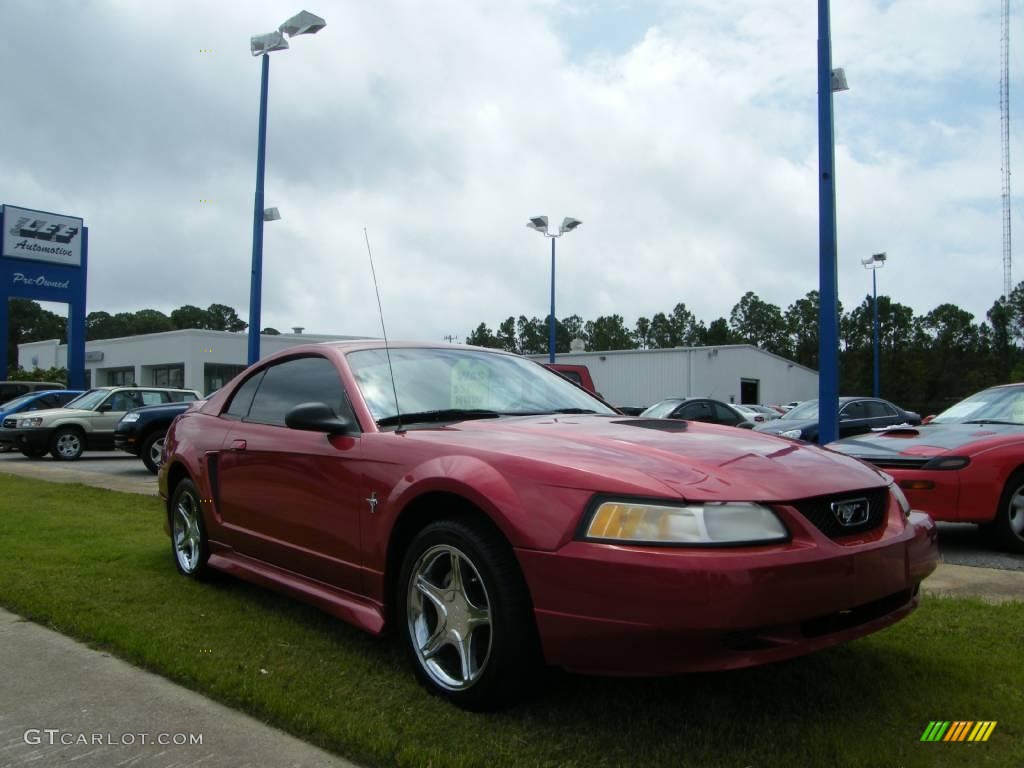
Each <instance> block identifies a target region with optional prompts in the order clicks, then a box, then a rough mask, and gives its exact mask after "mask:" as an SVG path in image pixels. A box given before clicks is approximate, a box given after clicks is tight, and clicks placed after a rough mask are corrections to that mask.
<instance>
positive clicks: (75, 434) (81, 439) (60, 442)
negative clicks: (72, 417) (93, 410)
mask: <svg viewBox="0 0 1024 768" xmlns="http://www.w3.org/2000/svg"><path fill="white" fill-rule="evenodd" d="M84 450H85V435H84V434H83V433H82V430H80V429H78V428H77V427H58V428H57V429H56V430H54V432H53V435H52V436H51V437H50V455H51V456H53V458H55V459H56V460H57V461H77V460H78V459H79V458H81V456H82V451H84Z"/></svg>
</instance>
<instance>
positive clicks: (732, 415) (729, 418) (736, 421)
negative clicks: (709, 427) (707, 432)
mask: <svg viewBox="0 0 1024 768" xmlns="http://www.w3.org/2000/svg"><path fill="white" fill-rule="evenodd" d="M711 408H712V410H713V411H714V412H715V423H716V424H727V425H728V426H730V427H738V426H739V425H740V424H742V423H743V422H745V421H747V419H745V418H744V417H743V414H741V413H739V412H738V411H734V410H733V409H732V408H729V407H727V406H726V405H725V404H724V403H711ZM750 423H751V425H752V424H753V422H752V421H751V422H750Z"/></svg>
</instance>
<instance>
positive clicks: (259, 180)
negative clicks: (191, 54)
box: [249, 11, 327, 365]
mask: <svg viewBox="0 0 1024 768" xmlns="http://www.w3.org/2000/svg"><path fill="white" fill-rule="evenodd" d="M325 26H327V22H326V21H324V20H323V19H321V18H320V17H319V16H315V15H314V14H312V13H309V12H308V11H301V12H300V13H297V14H296V15H294V16H292V17H291V18H290V19H288V21H286V22H285V23H284V24H282V25H281V26H280V27H278V29H277V31H275V32H270V33H268V34H266V35H256V36H254V37H252V38H250V40H249V47H250V50H251V51H252V55H253V56H260V57H262V58H263V65H262V76H261V78H260V125H259V138H258V145H257V149H256V200H255V204H254V205H253V215H252V272H251V275H250V282H249V365H252V364H253V363H255V362H256V361H257V360H259V359H260V309H261V306H260V305H261V303H262V296H263V222H264V221H274V220H276V219H279V218H281V216H280V215H279V214H278V213H277V209H276V208H271V209H264V207H263V176H264V170H265V168H266V161H267V89H268V86H269V83H270V54H271V53H272V52H273V51H283V50H285V49H286V48H288V47H289V46H288V41H287V40H285V39H284V36H285V35H288V37H295V36H296V35H312V34H315V33H317V32H319V31H320V30H321V29H323V28H324V27H325Z"/></svg>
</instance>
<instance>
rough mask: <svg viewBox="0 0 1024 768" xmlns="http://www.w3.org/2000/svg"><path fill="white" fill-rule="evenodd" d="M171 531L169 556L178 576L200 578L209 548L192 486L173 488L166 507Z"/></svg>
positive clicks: (188, 482)
mask: <svg viewBox="0 0 1024 768" xmlns="http://www.w3.org/2000/svg"><path fill="white" fill-rule="evenodd" d="M167 514H168V517H169V520H170V528H171V554H172V555H173V556H174V566H175V567H176V568H177V569H178V573H180V574H181V575H182V576H188V577H189V578H192V579H202V578H204V577H205V576H206V575H207V572H208V568H207V561H208V560H209V558H210V548H209V544H208V542H207V539H206V524H205V522H204V521H203V505H202V501H200V495H199V491H198V490H197V489H196V486H195V483H193V482H192V481H191V480H189V479H187V478H186V479H185V480H182V481H181V482H179V483H178V484H177V485H176V486H175V488H174V495H172V496H171V502H170V504H169V505H168V508H167Z"/></svg>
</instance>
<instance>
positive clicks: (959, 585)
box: [921, 563, 1024, 603]
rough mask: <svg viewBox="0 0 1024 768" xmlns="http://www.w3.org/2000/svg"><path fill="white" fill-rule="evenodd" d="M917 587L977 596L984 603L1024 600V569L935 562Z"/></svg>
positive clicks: (946, 594)
mask: <svg viewBox="0 0 1024 768" xmlns="http://www.w3.org/2000/svg"><path fill="white" fill-rule="evenodd" d="M921 589H922V590H923V591H924V592H925V594H932V595H945V596H948V597H978V598H981V599H982V600H984V601H985V602H986V603H1005V602H1008V601H1010V600H1020V601H1024V571H1007V570H1001V569H995V568H975V567H973V566H969V565H953V564H952V563H939V567H938V568H936V569H935V573H933V574H932V575H931V576H929V577H928V578H927V579H925V580H924V582H923V583H922V584H921Z"/></svg>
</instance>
